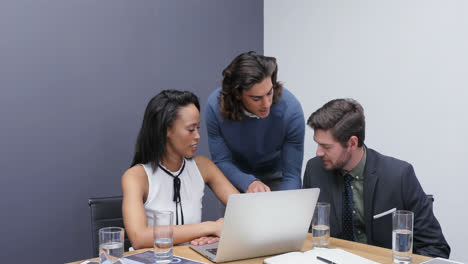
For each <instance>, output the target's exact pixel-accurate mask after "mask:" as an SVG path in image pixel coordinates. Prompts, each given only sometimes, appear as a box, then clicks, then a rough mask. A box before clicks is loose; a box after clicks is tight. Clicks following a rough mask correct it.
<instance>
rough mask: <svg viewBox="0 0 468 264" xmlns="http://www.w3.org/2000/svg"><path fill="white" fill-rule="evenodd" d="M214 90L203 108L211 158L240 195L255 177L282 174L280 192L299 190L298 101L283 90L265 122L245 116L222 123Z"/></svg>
mask: <svg viewBox="0 0 468 264" xmlns="http://www.w3.org/2000/svg"><path fill="white" fill-rule="evenodd" d="M220 91H221V88H218V89H216V90H215V91H214V92H213V93H212V94H211V95H210V96H209V97H208V102H207V107H206V125H207V130H208V144H209V147H210V152H211V158H212V159H213V161H214V163H215V164H216V165H217V166H218V167H219V168H220V169H221V171H222V172H223V173H224V175H225V176H226V177H227V178H228V179H229V180H230V181H231V183H232V184H233V185H234V186H236V187H237V188H238V189H239V190H241V191H244V192H245V191H246V190H247V188H248V187H249V185H250V184H251V183H252V182H253V181H255V180H257V178H256V177H255V176H254V174H256V173H267V172H277V171H282V174H283V179H282V183H281V187H280V189H281V190H290V189H300V188H301V168H302V159H303V156H304V127H305V122H304V113H303V111H302V108H301V105H300V103H299V101H298V100H297V99H296V98H295V97H294V95H293V94H292V93H291V92H289V91H288V90H286V89H283V95H282V97H281V99H280V101H279V103H277V104H274V105H272V106H271V109H270V114H269V115H268V116H267V117H266V118H262V119H257V118H251V117H247V116H245V118H244V119H243V120H242V121H230V120H224V119H223V118H222V116H221V113H220V111H219V108H220V107H219V100H218V97H219V93H220Z"/></svg>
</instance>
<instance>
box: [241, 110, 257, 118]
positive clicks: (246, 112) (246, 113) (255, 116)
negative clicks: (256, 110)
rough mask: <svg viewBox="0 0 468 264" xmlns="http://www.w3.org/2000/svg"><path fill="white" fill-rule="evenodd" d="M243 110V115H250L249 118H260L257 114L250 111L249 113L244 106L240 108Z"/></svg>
mask: <svg viewBox="0 0 468 264" xmlns="http://www.w3.org/2000/svg"><path fill="white" fill-rule="evenodd" d="M242 109H243V110H244V115H246V116H248V117H251V118H256V119H260V117H258V116H257V115H254V114H252V113H250V112H249V111H247V109H245V108H242Z"/></svg>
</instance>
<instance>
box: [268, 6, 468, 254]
mask: <svg viewBox="0 0 468 264" xmlns="http://www.w3.org/2000/svg"><path fill="white" fill-rule="evenodd" d="M264 10H265V13H264V21H265V23H264V26H265V29H264V45H265V49H264V51H265V54H266V55H271V56H275V57H276V58H277V59H278V63H279V80H281V81H283V82H284V83H285V87H287V88H288V89H290V90H291V91H292V92H293V93H294V94H295V95H296V97H298V98H299V100H300V101H301V103H302V107H303V109H304V113H305V118H306V120H307V118H308V117H309V116H310V114H311V113H312V112H313V111H315V110H316V109H317V108H319V107H320V106H322V105H323V104H324V103H326V102H327V101H329V100H330V99H333V98H339V97H340V98H342V97H352V98H355V99H357V100H358V101H359V102H360V103H361V104H362V105H363V107H364V111H365V114H366V121H367V129H366V134H367V135H366V144H367V145H368V146H369V147H371V148H374V149H376V150H378V151H380V152H381V153H384V154H386V155H391V156H395V157H398V158H400V159H403V160H406V161H409V162H411V163H412V164H413V166H414V168H415V170H416V174H417V176H418V178H419V181H420V182H421V184H422V186H423V188H424V190H425V191H426V193H431V194H434V195H435V203H434V212H435V214H436V216H437V218H438V220H439V222H440V223H441V225H442V228H443V232H444V235H445V237H446V239H447V241H448V242H449V244H450V246H451V248H452V254H451V258H452V259H455V260H459V261H465V262H468V255H467V254H466V249H467V246H466V244H467V242H466V238H467V237H468V232H467V228H465V227H464V226H463V225H462V224H463V223H464V222H467V219H468V213H467V209H468V199H467V194H466V193H465V190H466V189H467V184H468V180H467V177H468V143H467V142H468V110H467V109H466V102H467V100H468V92H467V90H468V87H467V85H468V1H464V0H459V1H454V0H411V1H408V0H392V1H375V0H368V1H366V0H353V1H349V0H343V1H338V0H321V1H317V0H304V1H299V0H288V1H284V0H265V4H264ZM312 137H313V131H312V129H310V128H307V129H306V139H305V140H306V144H305V145H306V146H305V156H304V164H305V162H306V161H307V160H308V159H309V158H311V157H313V156H315V150H316V144H315V143H314V142H313V140H312ZM463 250H465V251H463Z"/></svg>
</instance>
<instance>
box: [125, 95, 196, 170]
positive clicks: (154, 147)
mask: <svg viewBox="0 0 468 264" xmlns="http://www.w3.org/2000/svg"><path fill="white" fill-rule="evenodd" d="M190 104H194V105H195V106H196V107H197V109H198V111H200V103H199V102H198V97H197V96H196V95H195V94H193V93H192V92H188V91H177V90H164V91H162V92H160V93H159V94H157V95H156V96H155V97H153V98H152V99H151V100H150V102H149V103H148V106H147V107H146V110H145V116H144V118H143V124H142V125H141V129H140V132H139V133H138V138H137V142H136V145H135V155H134V156H133V161H132V165H131V166H130V167H132V166H135V165H137V164H147V163H149V164H151V167H152V168H153V170H156V168H157V167H158V165H159V162H160V161H161V159H162V157H164V155H165V154H166V151H167V150H166V137H167V129H168V128H170V127H171V126H172V124H173V122H174V121H175V120H176V119H177V114H178V112H179V108H180V107H183V106H187V105H190Z"/></svg>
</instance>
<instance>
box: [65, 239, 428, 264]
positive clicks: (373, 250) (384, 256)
mask: <svg viewBox="0 0 468 264" xmlns="http://www.w3.org/2000/svg"><path fill="white" fill-rule="evenodd" d="M330 248H341V249H343V250H346V251H348V252H351V253H353V254H356V255H359V256H361V257H364V258H367V259H370V260H373V261H376V262H379V263H382V264H392V263H393V261H392V250H391V249H387V248H381V247H375V246H370V245H366V244H361V243H357V242H351V241H347V240H342V239H338V238H330ZM311 249H312V235H311V234H310V233H309V234H308V235H307V239H306V241H305V243H304V247H303V248H302V251H307V250H311ZM146 250H148V249H140V250H136V251H132V252H125V255H131V254H135V253H139V252H142V251H146ZM174 255H177V256H181V257H184V258H189V259H193V260H197V261H201V262H206V263H213V262H211V261H209V260H208V259H207V258H205V257H203V256H202V255H200V254H198V253H197V252H195V251H193V250H192V249H190V248H189V247H188V246H175V247H174ZM267 257H269V256H265V257H259V258H253V259H244V260H238V261H232V262H228V263H232V264H240V263H244V264H261V263H263V260H264V259H265V258H267ZM429 259H431V258H430V257H425V256H421V255H416V254H413V263H414V264H418V263H421V262H424V261H426V260H429ZM92 260H98V258H94V259H92ZM81 262H83V260H81V261H76V262H72V263H69V264H79V263H81Z"/></svg>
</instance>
